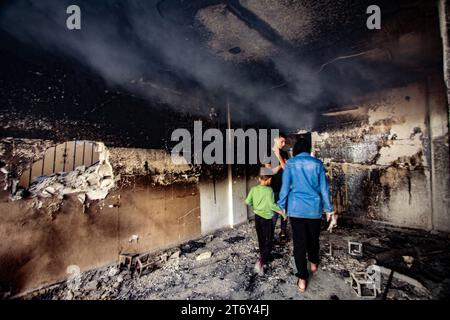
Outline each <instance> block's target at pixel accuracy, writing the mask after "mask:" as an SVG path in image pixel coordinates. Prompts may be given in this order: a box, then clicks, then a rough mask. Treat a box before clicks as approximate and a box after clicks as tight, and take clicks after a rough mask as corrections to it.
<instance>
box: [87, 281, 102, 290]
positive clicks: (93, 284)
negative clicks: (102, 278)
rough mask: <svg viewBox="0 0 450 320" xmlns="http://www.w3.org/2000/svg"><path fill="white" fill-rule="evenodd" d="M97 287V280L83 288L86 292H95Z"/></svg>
mask: <svg viewBox="0 0 450 320" xmlns="http://www.w3.org/2000/svg"><path fill="white" fill-rule="evenodd" d="M98 285H99V283H98V281H97V280H92V281H90V282H88V283H87V284H86V286H84V290H87V291H93V290H97V288H98Z"/></svg>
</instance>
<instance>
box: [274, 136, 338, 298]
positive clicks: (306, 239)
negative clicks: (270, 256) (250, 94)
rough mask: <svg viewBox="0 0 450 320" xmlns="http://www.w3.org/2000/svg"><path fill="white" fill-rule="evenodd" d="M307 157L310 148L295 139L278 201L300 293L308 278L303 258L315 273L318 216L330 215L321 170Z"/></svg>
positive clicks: (317, 162) (319, 218) (327, 195)
mask: <svg viewBox="0 0 450 320" xmlns="http://www.w3.org/2000/svg"><path fill="white" fill-rule="evenodd" d="M310 153H311V144H310V143H309V142H308V141H307V140H306V139H303V138H301V139H299V140H298V141H297V143H296V144H295V145H294V149H293V155H294V157H293V158H291V159H289V160H288V161H287V162H286V165H285V169H284V172H283V179H282V186H281V191H280V200H279V201H278V205H279V206H280V208H281V209H282V210H283V211H284V210H286V207H287V208H288V209H289V210H288V216H289V219H290V221H291V226H292V234H293V241H294V258H295V264H296V266H297V274H296V276H297V277H298V281H297V286H298V287H299V290H300V292H304V291H305V290H306V280H307V279H308V276H309V274H308V269H307V259H306V255H308V260H309V262H310V263H311V271H312V272H316V271H317V268H318V265H319V234H320V223H321V220H322V213H323V211H325V212H326V213H327V215H330V216H331V215H333V214H334V212H333V208H332V205H331V202H330V187H329V184H328V181H327V177H326V175H325V168H324V166H323V163H322V161H320V160H319V159H316V158H314V157H312V156H311V155H310Z"/></svg>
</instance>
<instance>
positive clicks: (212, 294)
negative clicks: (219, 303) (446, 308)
mask: <svg viewBox="0 0 450 320" xmlns="http://www.w3.org/2000/svg"><path fill="white" fill-rule="evenodd" d="M326 227H327V226H325V224H324V230H323V231H324V232H322V233H321V239H320V241H321V263H320V270H319V271H318V272H317V273H316V274H314V275H312V276H311V278H310V280H309V281H310V282H309V286H308V290H306V292H305V293H303V294H300V293H299V291H298V290H297V288H296V286H295V283H296V281H295V280H296V278H295V276H294V270H293V269H294V268H293V267H295V266H293V265H292V263H291V260H292V252H293V251H292V250H293V247H292V241H289V242H288V243H287V244H285V245H282V244H280V243H279V242H278V239H276V241H275V245H274V249H273V254H272V261H271V263H270V265H269V268H268V270H267V271H266V273H265V274H264V275H257V274H255V273H254V271H253V267H254V263H255V261H256V259H257V258H258V254H259V253H258V244H257V240H256V239H257V238H256V232H255V230H254V223H253V222H249V223H246V224H243V225H241V226H239V227H236V228H233V229H230V230H223V231H219V232H217V233H215V234H214V235H208V236H205V237H203V238H202V239H198V240H196V241H188V242H186V243H184V244H181V245H179V246H177V247H174V248H171V249H168V250H162V251H158V252H154V253H147V254H140V255H139V254H126V253H124V254H122V255H121V256H122V258H123V259H121V261H119V262H118V263H117V265H114V266H107V267H104V268H99V269H95V270H91V271H87V272H84V273H80V276H79V281H78V283H79V285H78V286H74V285H72V284H71V283H72V282H70V281H69V280H68V281H66V282H63V283H60V284H57V285H55V286H52V287H49V288H46V289H42V290H39V291H36V292H33V293H31V294H28V295H26V296H24V297H22V298H24V299H333V300H349V299H364V298H367V296H369V295H371V296H372V298H375V299H388V300H393V299H395V300H397V299H399V300H405V299H430V298H431V299H435V298H445V297H447V298H448V292H449V290H448V285H449V281H448V279H449V278H450V267H449V266H448V264H447V263H446V261H448V259H449V255H450V250H448V246H449V245H448V239H442V238H439V237H437V236H434V235H433V236H430V235H429V234H427V233H425V234H424V233H423V232H422V233H417V234H415V233H410V234H408V233H399V231H392V230H389V229H384V228H383V229H376V228H367V227H358V226H350V227H349V226H341V227H339V228H338V229H336V230H335V231H334V232H333V233H328V232H325V230H326ZM276 234H277V235H278V228H277V231H276ZM399 237H400V238H403V239H415V240H414V241H409V243H413V244H414V246H415V247H416V253H415V254H414V255H411V256H410V257H415V258H414V259H411V258H406V259H404V258H403V256H406V257H408V255H406V254H405V252H408V250H409V248H408V246H409V245H408V241H406V242H405V241H403V242H402V243H400V242H399V241H397V239H398V238H399ZM349 241H351V242H352V243H353V244H352V246H351V249H352V253H353V254H349ZM354 243H357V244H361V246H359V245H357V246H356V247H355V248H354V246H353V245H354ZM330 244H331V247H332V248H331V251H330ZM374 245H377V247H378V251H377V252H378V253H377V254H378V259H377V254H374V253H373V252H374V249H373V246H374ZM430 246H432V247H433V248H434V249H433V250H432V251H430V252H428V251H427V250H429V249H430ZM354 249H357V250H356V252H357V253H358V254H354V253H355V252H354V251H355V250H354ZM436 252H440V253H441V255H440V259H436V257H437V254H436ZM380 253H383V255H380ZM388 253H390V254H391V255H392V254H393V255H394V256H395V257H396V258H398V259H397V260H395V259H394V260H395V261H396V262H395V263H393V262H392V261H391V260H392V259H390V260H389V259H387V258H386V257H387V256H389V254H388ZM427 253H431V254H432V255H433V257H434V258H433V259H434V263H433V264H428V261H430V260H429V259H430V257H428V256H427ZM421 261H424V262H425V263H426V265H421ZM397 262H398V263H399V264H398V265H397V264H396V263H397ZM411 263H412V266H410V267H408V264H411ZM393 270H394V272H393V273H392V271H393ZM406 270H407V271H406ZM424 270H427V271H429V272H431V273H433V276H434V277H430V274H429V273H426V272H425V273H424V272H423V271H424ZM353 277H355V278H356V281H357V282H359V286H360V288H359V289H358V285H357V284H355V281H354V283H353V286H354V287H355V289H356V290H354V289H353V288H352V280H351V279H352V278H353ZM433 278H434V280H433ZM364 281H366V282H365V283H363V282H364ZM364 286H365V289H364V288H363V287H364ZM358 290H359V291H358ZM358 292H359V293H360V294H359V295H358Z"/></svg>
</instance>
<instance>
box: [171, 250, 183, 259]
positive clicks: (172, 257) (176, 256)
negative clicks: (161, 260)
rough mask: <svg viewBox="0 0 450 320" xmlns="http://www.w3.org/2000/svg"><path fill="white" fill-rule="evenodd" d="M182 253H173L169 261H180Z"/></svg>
mask: <svg viewBox="0 0 450 320" xmlns="http://www.w3.org/2000/svg"><path fill="white" fill-rule="evenodd" d="M180 254H181V251H180V250H178V251H175V252H174V253H172V255H171V256H170V257H169V260H173V259H178V258H179V257H180Z"/></svg>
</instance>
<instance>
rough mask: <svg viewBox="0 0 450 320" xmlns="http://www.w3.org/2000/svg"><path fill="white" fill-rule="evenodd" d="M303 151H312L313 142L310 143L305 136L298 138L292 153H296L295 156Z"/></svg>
mask: <svg viewBox="0 0 450 320" xmlns="http://www.w3.org/2000/svg"><path fill="white" fill-rule="evenodd" d="M302 152H308V153H311V143H309V141H308V140H306V139H305V138H300V139H298V140H297V142H296V143H295V145H294V149H293V150H292V153H293V154H294V156H296V155H298V154H300V153H302Z"/></svg>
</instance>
